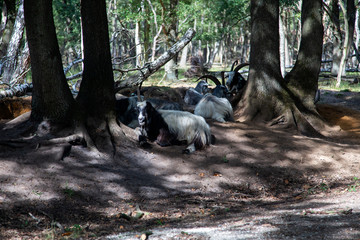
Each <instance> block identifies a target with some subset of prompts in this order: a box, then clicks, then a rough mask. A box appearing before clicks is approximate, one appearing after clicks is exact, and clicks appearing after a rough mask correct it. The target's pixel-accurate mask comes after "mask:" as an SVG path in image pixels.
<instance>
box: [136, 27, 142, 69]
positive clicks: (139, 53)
mask: <svg viewBox="0 0 360 240" xmlns="http://www.w3.org/2000/svg"><path fill="white" fill-rule="evenodd" d="M135 50H136V53H135V54H136V67H140V66H141V62H142V51H141V43H140V23H139V22H136V23H135Z"/></svg>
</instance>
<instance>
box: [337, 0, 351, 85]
mask: <svg viewBox="0 0 360 240" xmlns="http://www.w3.org/2000/svg"><path fill="white" fill-rule="evenodd" d="M339 4H340V8H341V10H342V12H343V15H344V25H345V40H344V42H343V49H342V54H341V60H340V67H339V72H338V74H337V78H336V87H340V84H341V75H346V74H345V67H346V66H345V64H346V58H347V56H348V54H349V51H350V47H351V44H352V41H353V36H354V24H355V6H354V0H348V1H347V6H346V9H345V6H344V3H343V2H342V1H339Z"/></svg>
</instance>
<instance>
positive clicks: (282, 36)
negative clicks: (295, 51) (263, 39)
mask: <svg viewBox="0 0 360 240" xmlns="http://www.w3.org/2000/svg"><path fill="white" fill-rule="evenodd" d="M279 35H280V69H281V75H282V76H283V77H284V76H285V74H286V68H285V38H286V37H285V33H284V24H283V21H282V20H281V15H280V17H279Z"/></svg>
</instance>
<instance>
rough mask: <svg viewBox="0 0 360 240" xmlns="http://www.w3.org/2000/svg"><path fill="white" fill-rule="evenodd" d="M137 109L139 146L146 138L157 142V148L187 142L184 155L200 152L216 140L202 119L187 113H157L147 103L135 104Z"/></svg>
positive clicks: (168, 111) (159, 111)
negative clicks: (198, 150)
mask: <svg viewBox="0 0 360 240" xmlns="http://www.w3.org/2000/svg"><path fill="white" fill-rule="evenodd" d="M137 106H138V109H139V117H138V120H139V126H140V133H139V143H140V145H141V146H145V145H146V144H147V141H146V139H149V140H150V141H156V143H157V144H159V145H160V146H162V147H164V146H169V145H174V144H179V143H183V142H186V144H187V145H188V146H187V147H186V149H184V150H183V153H192V152H194V151H196V150H197V149H202V148H204V147H205V146H206V145H209V144H210V143H212V142H213V141H214V140H215V137H214V136H213V135H211V132H210V127H209V125H208V124H207V123H206V121H205V119H204V118H203V117H201V116H196V115H194V114H192V113H189V112H183V111H173V110H156V109H155V108H154V107H153V106H152V105H151V103H150V102H148V101H144V102H139V103H138V104H137Z"/></svg>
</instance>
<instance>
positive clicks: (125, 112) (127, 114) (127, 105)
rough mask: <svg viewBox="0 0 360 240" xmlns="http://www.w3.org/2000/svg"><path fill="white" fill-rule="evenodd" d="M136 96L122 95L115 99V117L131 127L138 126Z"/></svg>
mask: <svg viewBox="0 0 360 240" xmlns="http://www.w3.org/2000/svg"><path fill="white" fill-rule="evenodd" d="M137 102H138V100H137V97H136V96H131V97H122V98H120V99H116V103H115V111H116V116H117V119H118V120H119V121H120V122H121V123H123V124H125V125H127V126H128V127H131V128H136V127H138V126H139V123H138V120H137V117H138V115H139V112H138V110H137Z"/></svg>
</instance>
